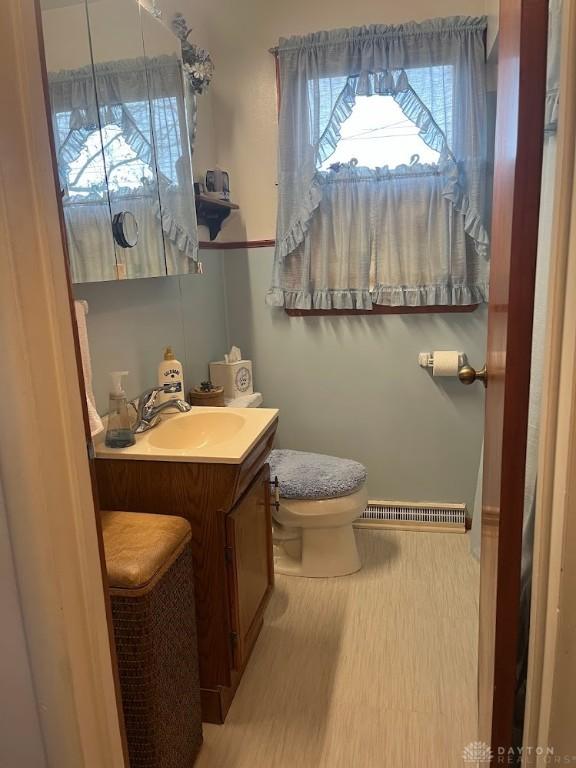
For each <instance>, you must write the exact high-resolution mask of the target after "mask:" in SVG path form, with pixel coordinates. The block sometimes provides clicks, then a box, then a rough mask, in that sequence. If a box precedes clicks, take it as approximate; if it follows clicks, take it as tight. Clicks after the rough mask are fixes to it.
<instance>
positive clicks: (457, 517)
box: [354, 501, 468, 533]
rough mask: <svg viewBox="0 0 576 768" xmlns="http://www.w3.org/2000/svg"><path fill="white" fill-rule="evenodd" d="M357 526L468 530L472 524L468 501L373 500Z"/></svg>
mask: <svg viewBox="0 0 576 768" xmlns="http://www.w3.org/2000/svg"><path fill="white" fill-rule="evenodd" d="M354 525H355V526H356V527H357V528H380V529H382V528H392V529H395V530H398V531H403V530H404V531H406V530H410V531H437V532H442V533H447V532H449V533H465V532H466V529H467V527H468V525H467V518H466V505H465V504H426V503H421V502H406V501H404V502H399V501H369V502H368V506H367V507H366V509H365V510H364V512H363V513H362V514H361V516H360V517H359V518H358V520H356V522H355V523H354Z"/></svg>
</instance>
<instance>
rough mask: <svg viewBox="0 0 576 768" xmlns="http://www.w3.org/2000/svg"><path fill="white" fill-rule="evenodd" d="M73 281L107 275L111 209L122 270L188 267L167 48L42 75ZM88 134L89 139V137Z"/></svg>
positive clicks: (175, 99) (174, 73)
mask: <svg viewBox="0 0 576 768" xmlns="http://www.w3.org/2000/svg"><path fill="white" fill-rule="evenodd" d="M49 89H50V101H51V109H52V119H53V125H54V135H55V141H56V153H57V159H58V169H59V173H60V181H61V186H62V188H63V191H64V197H63V204H64V215H65V218H66V224H67V231H68V242H69V251H70V262H71V269H72V279H73V281H74V282H87V281H94V280H110V279H114V278H115V274H114V259H106V258H103V254H110V253H114V250H115V247H116V246H115V244H114V242H113V240H112V233H111V216H113V215H114V214H115V213H117V212H119V211H124V210H129V211H131V212H132V213H133V214H134V215H135V216H136V219H137V221H138V226H139V241H138V245H137V246H136V247H135V248H133V249H130V250H126V251H125V252H124V253H123V254H122V260H123V261H124V262H125V263H126V266H127V272H128V276H130V277H140V276H147V277H149V276H155V275H165V274H167V273H168V274H171V273H180V272H183V271H188V268H187V267H188V264H189V263H190V261H192V262H195V261H197V258H198V235H197V223H196V211H195V206H194V187H193V180H192V165H191V158H190V151H189V142H188V127H187V121H186V111H185V90H184V89H185V84H184V80H183V77H182V70H181V64H180V61H179V59H178V58H177V57H176V56H159V57H157V58H153V59H150V58H146V59H144V58H140V59H129V60H123V61H114V62H106V63H102V64H97V65H95V66H94V67H92V66H87V67H83V68H81V69H76V70H66V71H61V72H56V73H50V74H49ZM94 137H96V138H94Z"/></svg>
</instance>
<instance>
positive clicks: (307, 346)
mask: <svg viewBox="0 0 576 768" xmlns="http://www.w3.org/2000/svg"><path fill="white" fill-rule="evenodd" d="M223 256H224V259H225V262H224V263H225V275H226V287H227V298H228V302H227V303H228V316H229V327H230V330H231V338H230V341H231V343H233V344H237V345H239V346H240V347H241V348H242V352H243V353H244V355H245V356H248V357H250V358H252V360H253V361H254V380H255V386H256V388H257V389H258V390H259V391H261V392H262V393H263V395H264V402H265V405H269V406H274V407H278V408H280V427H279V433H278V443H279V444H280V445H281V446H282V447H286V448H295V449H300V450H310V451H319V452H322V453H330V454H334V455H338V456H345V457H349V458H353V459H357V460H358V461H361V462H362V463H364V464H365V465H366V466H367V467H368V472H369V491H370V496H371V498H380V499H386V500H402V501H443V502H457V503H461V502H465V503H467V504H468V506H469V508H470V509H471V508H472V502H473V498H474V491H475V487H476V478H477V473H478V464H479V458H480V450H481V441H482V432H483V418H484V392H483V388H482V387H481V386H480V385H479V384H475V385H474V386H472V387H464V386H462V385H461V384H460V383H459V382H457V381H456V380H455V379H433V378H432V377H431V376H430V374H429V373H428V372H427V371H425V370H423V369H421V368H420V367H419V366H418V362H417V358H418V353H419V352H421V351H431V350H434V349H458V350H460V351H463V352H466V353H467V354H468V355H469V357H470V361H471V363H472V364H473V365H476V366H481V365H482V364H483V362H484V356H485V345H486V336H485V334H486V311H485V308H482V309H480V310H477V311H476V312H473V313H470V314H439V315H438V314H431V315H412V316H409V315H379V316H374V317H366V316H355V317H308V318H294V317H288V316H287V315H286V314H285V312H284V311H283V310H273V309H271V308H269V307H267V306H266V305H265V304H264V297H265V294H266V290H267V288H268V284H269V280H270V274H271V268H272V249H268V248H267V249H253V250H243V251H240V250H239V251H228V252H223Z"/></svg>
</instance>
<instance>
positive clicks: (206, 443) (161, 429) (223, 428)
mask: <svg viewBox="0 0 576 768" xmlns="http://www.w3.org/2000/svg"><path fill="white" fill-rule="evenodd" d="M245 425H246V417H245V416H244V415H242V416H239V415H238V414H237V413H228V410H227V409H226V408H219V409H218V410H217V411H211V412H210V413H199V412H198V411H191V412H190V413H189V414H186V416H185V417H184V418H180V419H169V420H167V421H165V422H164V423H163V424H159V425H158V426H157V427H155V428H154V429H152V430H150V434H149V436H148V443H149V444H150V445H151V446H154V447H155V448H166V449H168V450H170V449H171V448H172V449H175V450H178V451H181V450H186V449H188V450H193V449H197V448H209V447H210V446H213V445H221V444H222V443H224V442H226V441H229V440H232V439H233V438H234V437H235V436H236V435H237V434H238V432H240V430H241V429H242V427H244V426H245Z"/></svg>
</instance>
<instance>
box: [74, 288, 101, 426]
mask: <svg viewBox="0 0 576 768" xmlns="http://www.w3.org/2000/svg"><path fill="white" fill-rule="evenodd" d="M74 309H75V311H76V324H77V326H78V340H79V342H80V355H81V357H82V370H83V372H84V387H85V389H86V406H87V408H88V418H89V420H90V433H91V435H92V437H95V436H96V435H98V434H99V433H100V432H102V430H103V429H104V425H103V424H102V419H101V418H100V416H99V415H98V411H97V410H96V400H95V399H94V392H93V391H92V361H91V360H90V347H89V346H88V329H87V328H86V315H87V314H88V302H86V301H75V302H74Z"/></svg>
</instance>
